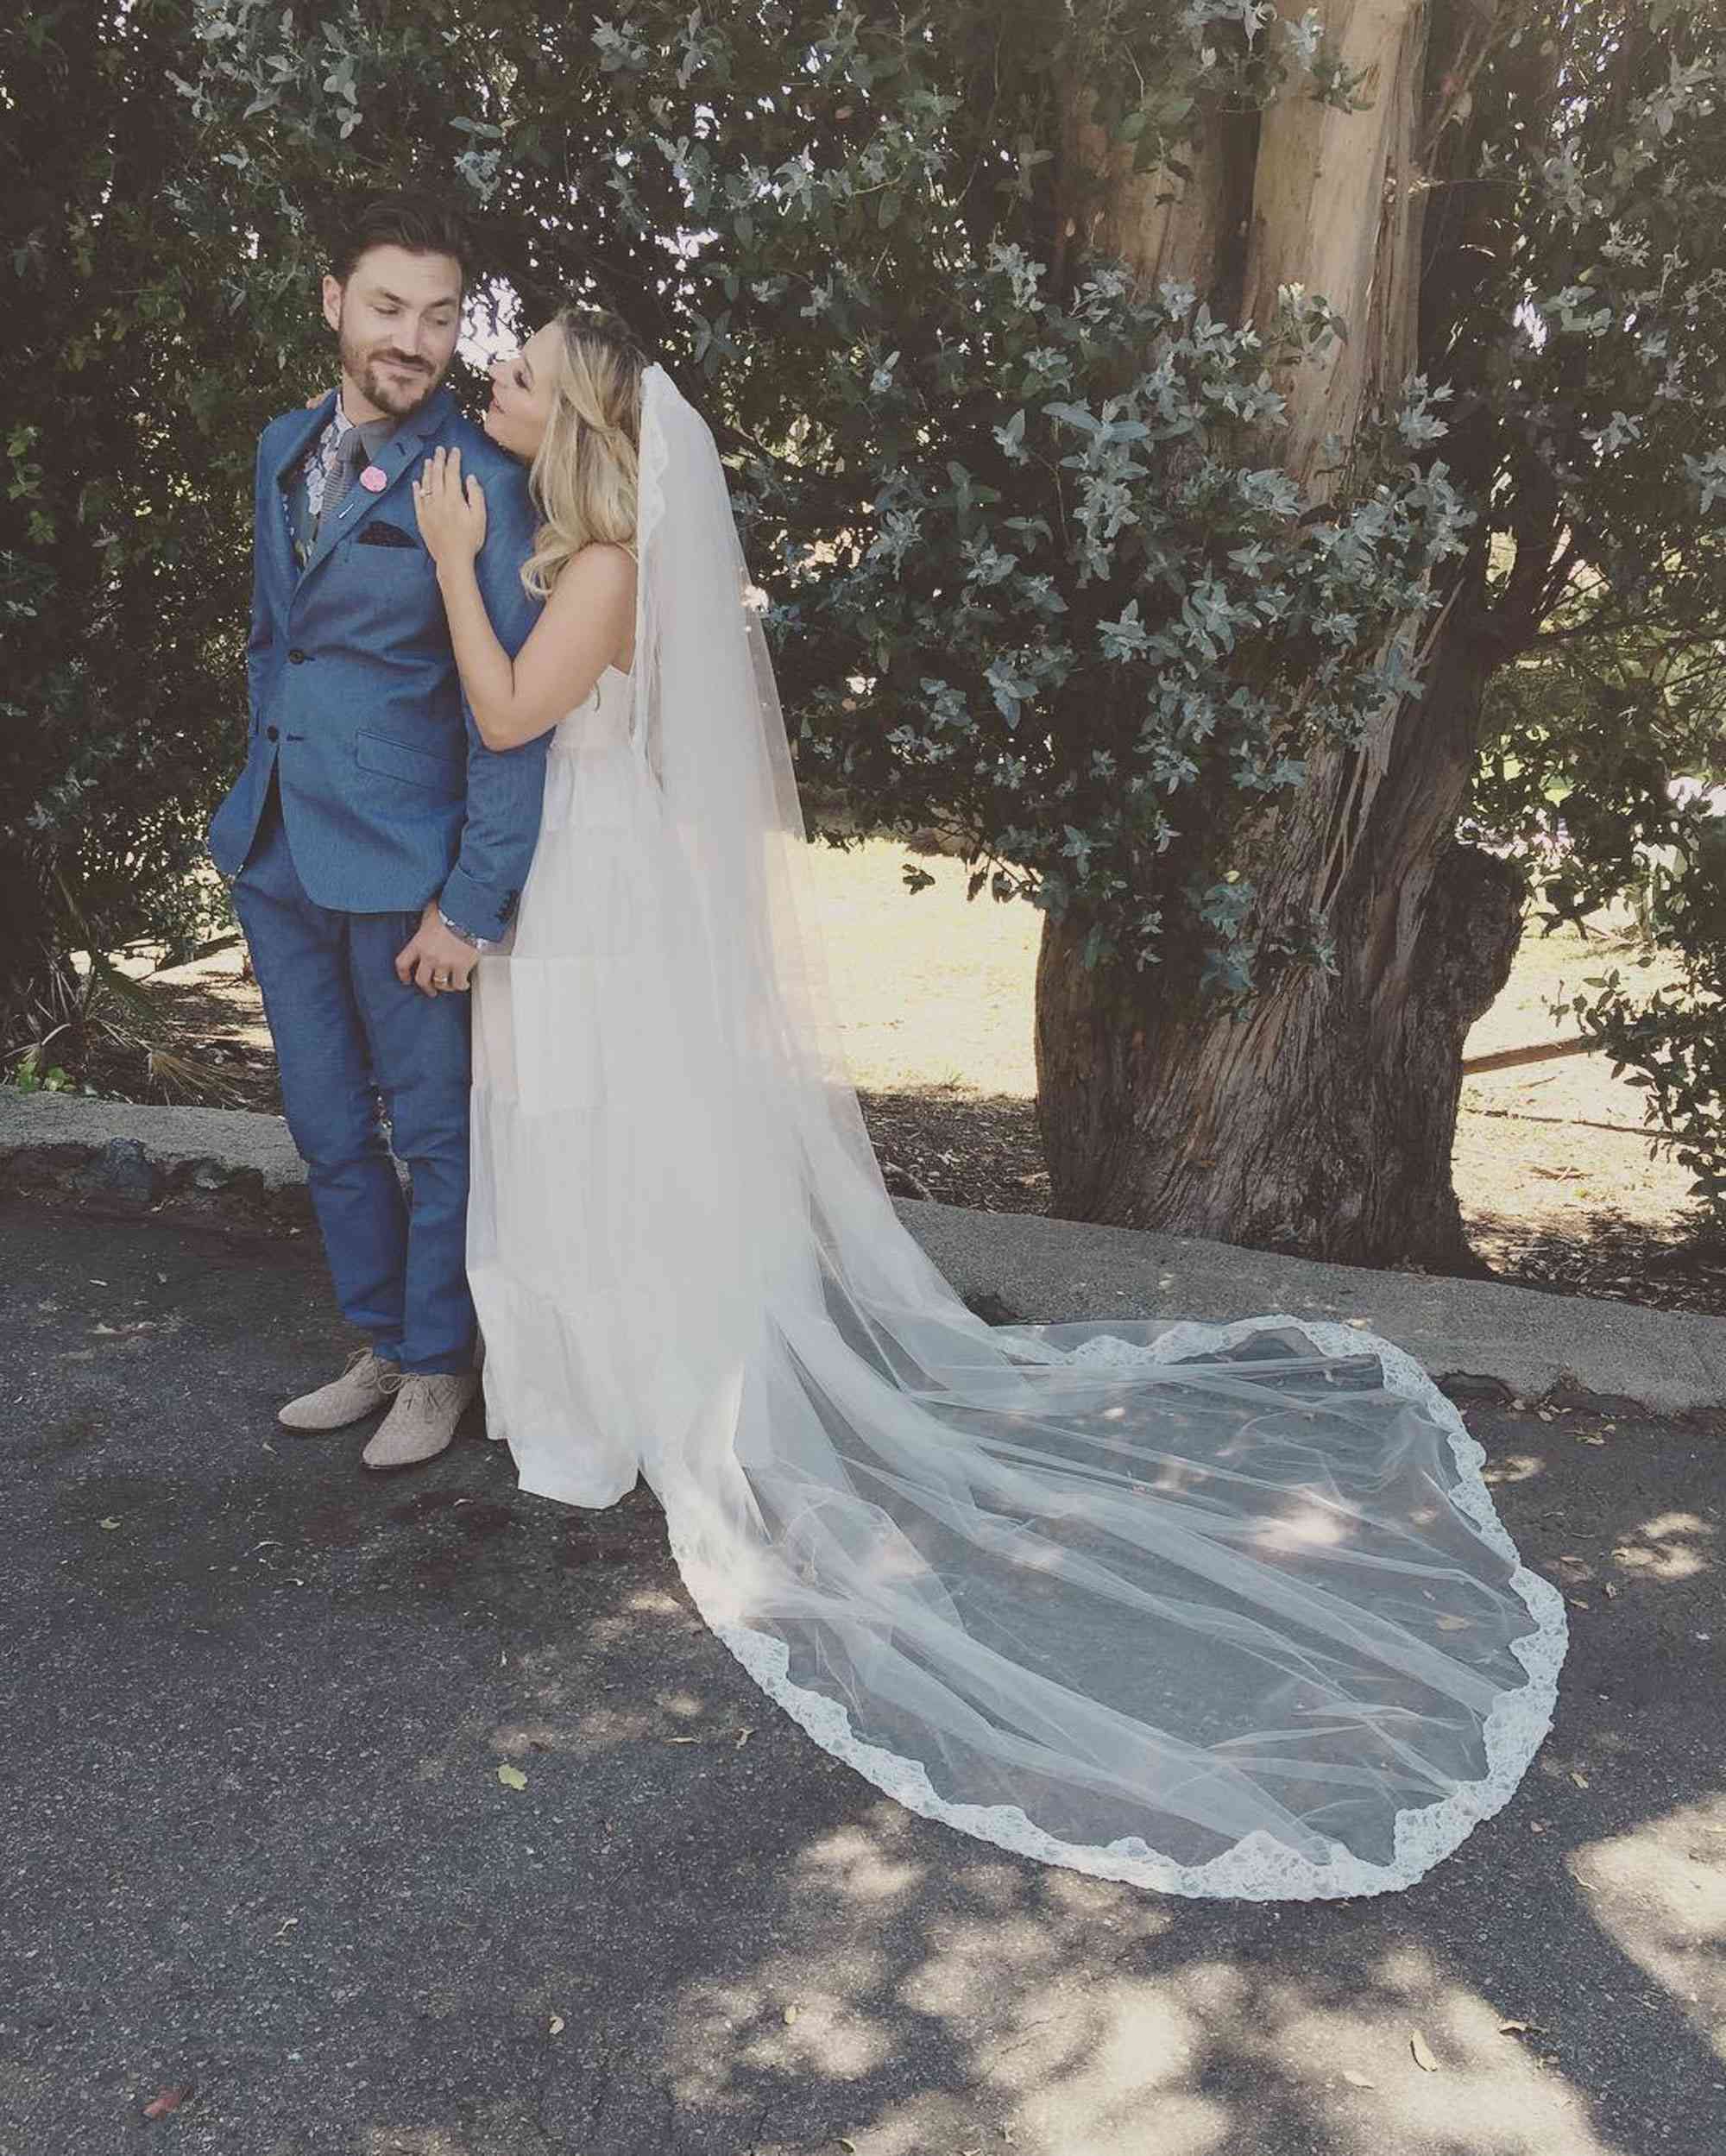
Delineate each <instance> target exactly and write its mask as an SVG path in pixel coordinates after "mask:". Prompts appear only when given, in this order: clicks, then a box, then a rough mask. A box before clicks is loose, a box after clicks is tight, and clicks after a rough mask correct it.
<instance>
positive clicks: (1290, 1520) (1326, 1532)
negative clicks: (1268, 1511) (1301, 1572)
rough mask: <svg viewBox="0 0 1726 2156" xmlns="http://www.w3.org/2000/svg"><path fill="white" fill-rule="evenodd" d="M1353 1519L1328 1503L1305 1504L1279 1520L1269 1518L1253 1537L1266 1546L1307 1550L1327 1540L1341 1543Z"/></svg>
mask: <svg viewBox="0 0 1726 2156" xmlns="http://www.w3.org/2000/svg"><path fill="white" fill-rule="evenodd" d="M1351 1526H1352V1522H1351V1521H1350V1520H1349V1519H1348V1518H1347V1517H1346V1516H1345V1515H1344V1514H1342V1513H1340V1512H1339V1511H1337V1510H1335V1509H1334V1508H1333V1507H1332V1506H1328V1505H1317V1504H1303V1505H1301V1506H1299V1507H1298V1508H1297V1509H1296V1510H1295V1511H1293V1512H1285V1513H1284V1514H1283V1515H1282V1517H1281V1518H1280V1519H1276V1520H1267V1521H1266V1522H1264V1524H1263V1527H1261V1528H1259V1529H1257V1531H1256V1532H1255V1534H1254V1536H1253V1540H1254V1541H1256V1542H1257V1543H1258V1544H1259V1545H1260V1546H1261V1547H1262V1548H1266V1549H1282V1550H1289V1549H1308V1548H1313V1547H1314V1546H1315V1545H1318V1544H1323V1543H1326V1542H1340V1541H1343V1540H1344V1539H1345V1537H1346V1536H1347V1535H1348V1534H1349V1533H1350V1532H1351Z"/></svg>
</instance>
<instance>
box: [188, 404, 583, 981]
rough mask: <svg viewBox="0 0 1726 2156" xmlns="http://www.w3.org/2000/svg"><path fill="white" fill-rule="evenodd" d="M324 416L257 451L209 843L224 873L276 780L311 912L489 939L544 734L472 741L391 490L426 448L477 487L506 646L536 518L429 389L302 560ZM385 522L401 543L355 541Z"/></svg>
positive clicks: (518, 630) (274, 432)
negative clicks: (295, 528)
mask: <svg viewBox="0 0 1726 2156" xmlns="http://www.w3.org/2000/svg"><path fill="white" fill-rule="evenodd" d="M334 408H335V393H334V392H333V391H332V392H331V394H330V396H328V397H326V398H325V399H324V402H323V403H322V404H321V405H319V406H318V408H317V410H316V411H313V412H306V411H299V412H290V413H285V414H284V415H283V416H282V417H281V418H280V419H273V420H272V421H271V422H270V424H269V425H268V426H267V427H266V428H265V429H264V431H263V434H262V436H261V439H260V441H259V443H258V465H257V491H256V500H255V507H254V512H253V515H254V522H253V534H252V550H253V585H252V628H251V636H250V640H249V642H248V644H247V646H246V673H247V679H248V684H249V691H250V695H249V702H250V707H251V730H250V737H249V753H248V755H247V759H246V766H245V769H244V770H243V772H241V773H240V776H239V778H238V779H236V782H235V784H234V787H233V790H232V791H231V792H230V794H229V796H228V797H227V799H226V800H225V801H224V803H223V804H222V805H221V807H220V808H219V809H218V810H217V811H216V816H215V819H214V821H213V822H212V823H211V827H210V851H211V856H212V858H213V859H214V861H215V862H216V866H217V867H218V868H219V869H220V870H221V871H222V873H224V875H227V876H235V875H237V874H238V873H239V872H240V870H241V869H242V868H243V867H244V865H245V860H246V855H247V854H248V853H249V851H250V848H251V844H252V839H253V835H254V834H255V832H256V830H257V827H258V819H259V817H260V816H261V815H262V813H263V808H264V803H265V800H266V798H267V797H268V791H269V781H270V774H271V772H272V771H274V772H275V773H276V774H277V778H278V781H279V784H280V789H281V797H282V814H283V818H284V821H285V822H286V823H287V834H288V842H289V844H290V846H291V847H292V848H293V862H294V867H296V869H297V870H298V871H299V879H300V881H301V883H303V884H304V885H305V886H306V892H307V895H308V896H309V897H311V898H312V899H314V900H315V901H316V902H317V904H318V905H324V906H329V907H331V908H332V909H334V910H335V911H340V912H350V913H389V912H408V911H417V910H418V909H419V907H421V906H423V905H425V901H426V900H427V899H428V898H434V897H435V898H438V900H439V903H440V904H441V905H442V906H443V909H444V911H445V912H446V913H447V914H448V915H449V917H450V919H451V920H452V921H456V922H458V923H459V924H461V926H462V927H463V928H465V929H468V930H471V931H472V932H473V933H474V934H475V935H476V936H486V937H488V938H491V937H496V936H501V935H502V934H503V932H504V929H505V926H506V924H507V923H508V921H509V918H510V917H511V915H512V914H513V912H514V910H515V902H516V898H517V896H518V894H519V893H520V889H521V886H522V885H523V884H524V883H525V882H526V879H527V867H528V863H529V862H530V861H531V860H532V854H533V846H534V842H535V840H536V838H537V837H538V835H539V806H540V796H541V793H542V791H543V790H544V785H545V750H546V747H547V745H548V742H549V740H550V736H549V735H547V734H542V735H541V736H540V737H539V740H538V741H528V742H526V743H525V744H524V745H523V746H522V747H520V748H513V749H508V750H506V751H505V752H503V753H501V754H499V753H494V751H493V750H491V749H488V748H487V747H485V745H484V743H483V742H482V741H481V740H480V737H479V730H478V728H476V726H475V724H474V721H473V714H472V712H471V711H469V709H468V705H467V700H466V698H465V697H463V694H462V685H461V680H460V677H459V676H458V674H457V671H456V661H455V655H454V653H453V652H452V651H451V649H450V632H449V627H448V624H447V623H446V621H445V620H444V603H443V600H442V598H441V597H440V596H439V594H438V575H437V571H436V568H435V566H434V565H433V563H432V560H431V555H430V554H429V553H428V552H427V551H426V549H425V545H424V544H423V542H422V541H421V539H420V537H419V528H418V526H417V525H416V523H415V520H414V515H413V494H412V491H411V489H410V488H409V485H408V480H409V478H410V476H411V475H412V474H413V472H414V471H416V470H418V469H419V464H420V463H421V462H422V460H423V459H424V458H425V457H426V456H427V455H428V454H429V453H430V452H431V451H432V450H433V449H435V448H437V447H438V446H439V445H440V444H442V445H443V446H444V447H447V448H452V449H459V450H460V451H461V452H462V469H463V472H464V473H471V474H472V475H473V476H475V477H476V478H477V479H478V480H479V481H480V482H481V484H482V486H483V487H484V489H485V497H486V512H487V516H486V541H485V545H484V546H483V547H482V549H481V552H480V556H479V559H478V562H477V564H476V568H477V571H478V575H479V585H480V590H481V592H482V595H483V596H484V599H485V602H486V611H487V612H488V614H489V615H490V616H491V620H492V626H493V627H494V628H495V630H496V631H497V635H498V640H499V641H500V642H501V644H502V645H503V646H504V648H505V649H506V650H507V652H510V654H511V655H512V656H513V654H514V653H515V652H518V651H519V650H520V647H521V646H522V645H523V643H525V642H526V638H527V633H528V631H529V630H530V629H531V628H532V626H533V622H534V620H535V618H536V616H537V615H538V613H539V608H537V606H536V605H535V604H534V602H532V600H531V599H530V598H529V597H528V596H527V595H526V592H524V591H523V589H522V588H521V578H520V573H519V572H520V567H521V564H522V563H523V562H524V561H525V560H526V558H527V556H528V554H529V553H530V552H532V539H533V532H534V526H535V518H534V514H533V510H532V503H531V501H530V500H529V498H528V493H527V482H526V474H525V472H524V471H523V470H522V468H521V466H520V464H518V463H516V462H515V460H514V459H513V457H507V456H506V455H505V454H504V452H503V451H501V449H499V448H498V447H497V446H496V444H494V442H492V441H491V440H490V439H489V438H488V437H487V436H486V435H484V434H482V433H481V432H480V431H479V429H478V428H477V427H476V426H472V425H471V424H470V423H469V421H468V420H467V419H463V417H462V415H461V413H459V412H458V411H457V408H456V403H455V400H454V399H453V398H452V397H451V396H450V394H449V393H448V391H447V390H441V389H440V390H438V391H435V392H434V393H433V394H432V395H431V397H430V398H428V399H427V400H426V402H425V405H424V406H422V407H421V408H420V410H419V412H417V413H415V414H414V415H413V418H412V419H407V420H406V421H404V423H403V424H402V426H401V427H400V429H399V430H398V432H396V434H395V436H394V438H393V439H392V440H391V442H390V443H389V444H388V446H387V448H386V449H385V451H384V452H383V457H382V469H383V470H384V472H385V475H386V479H387V483H386V485H385V486H384V488H383V489H381V491H380V492H378V493H376V494H373V493H370V492H369V491H367V490H366V489H363V488H362V487H361V486H360V485H359V484H358V483H357V482H356V483H355V484H354V485H353V486H352V487H351V488H350V490H349V493H348V495H347V497H346V499H345V500H344V501H343V505H342V508H341V511H340V513H339V514H338V515H337V517H336V519H335V520H334V522H333V524H331V525H329V526H326V527H325V529H324V532H323V533H322V534H321V536H320V537H319V539H318V545H317V546H316V547H315V549H314V550H313V552H312V558H311V559H310V560H309V561H308V562H307V564H306V567H305V569H304V570H303V571H301V570H300V569H299V566H298V564H296V562H295V560H294V558H293V539H292V535H291V533H290V529H289V515H288V501H287V495H286V493H285V491H284V487H285V485H287V484H291V483H292V482H293V477H294V476H295V474H296V472H297V471H298V469H299V465H300V463H302V462H303V461H304V459H305V457H306V452H307V451H308V450H309V449H310V447H311V445H312V443H313V442H314V441H315V440H316V439H317V438H318V435H319V434H320V433H321V432H323V430H324V426H326V425H327V423H328V421H329V419H330V416H331V412H332V411H333V410H334ZM380 523H381V524H387V525H391V526H394V527H395V533H396V535H397V536H398V537H399V538H402V539H406V541H407V542H409V543H408V544H404V545H378V544H376V543H375V542H369V541H367V540H365V539H362V537H361V536H360V535H361V534H362V533H364V532H365V530H366V529H367V527H368V526H372V525H376V524H380Z"/></svg>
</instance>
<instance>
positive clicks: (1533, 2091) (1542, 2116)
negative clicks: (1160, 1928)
mask: <svg viewBox="0 0 1726 2156" xmlns="http://www.w3.org/2000/svg"><path fill="white" fill-rule="evenodd" d="M1362 1994H1363V1995H1362V1997H1361V1999H1360V2000H1359V2002H1357V2003H1355V2004H1352V2005H1351V2006H1349V2007H1348V2008H1337V2007H1326V2008H1316V2007H1314V2006H1313V2004H1312V2003H1311V2002H1310V2000H1309V1999H1308V1997H1307V1993H1306V1991H1305V1989H1304V1988H1302V1987H1301V1986H1298V1985H1294V1984H1286V1985H1283V1986H1282V1987H1280V1988H1278V1989H1277V1990H1276V1991H1275V1992H1273V1993H1271V1994H1269V1995H1264V1996H1261V1997H1260V1998H1259V2000H1258V2002H1257V2008H1258V2013H1259V2015H1260V2016H1261V2017H1262V2021H1263V2027H1264V2032H1265V2033H1264V2037H1263V2063H1264V2064H1265V2065H1267V2066H1269V2067H1271V2068H1273V2069H1274V2070H1275V2071H1277V2072H1279V2073H1280V2074H1282V2075H1283V2076H1286V2077H1288V2079H1289V2080H1290V2081H1291V2082H1293V2083H1294V2084H1297V2085H1298V2086H1299V2087H1300V2088H1301V2090H1302V2092H1303V2094H1304V2095H1305V2096H1307V2100H1308V2105H1309V2108H1311V2109H1313V2110H1315V2111H1317V2112H1318V2113H1319V2114H1320V2115H1323V2116H1325V2117H1326V2119H1327V2121H1328V2123H1329V2131H1328V2134H1327V2135H1326V2139H1325V2140H1324V2142H1323V2143H1322V2146H1323V2147H1324V2148H1325V2150H1326V2156H1342V2152H1344V2151H1349V2152H1351V2153H1357V2156H1388V2153H1389V2152H1391V2151H1395V2150H1398V2149H1402V2148H1404V2147H1420V2148H1425V2147H1442V2148H1445V2149H1448V2150H1456V2151H1458V2152H1460V2151H1464V2150H1466V2151H1467V2152H1468V2156H1556V2153H1557V2152H1558V2151H1560V2150H1561V2151H1562V2152H1563V2156H1625V2152H1623V2151H1622V2150H1621V2149H1620V2148H1619V2147H1618V2145H1617V2144H1616V2143H1614V2142H1609V2141H1603V2140H1600V2139H1599V2138H1598V2137H1597V2134H1595V2132H1594V2131H1593V2128H1592V2127H1591V2122H1590V2119H1589V2112H1588V2105H1587V2102H1586V2100H1585V2098H1584V2096H1582V2095H1581V2093H1580V2092H1578V2090H1575V2089H1573V2088H1572V2087H1571V2086H1570V2085H1569V2084H1568V2083H1567V2082H1565V2080H1564V2079H1563V2078H1562V2077H1560V2076H1559V2075H1556V2074H1553V2072H1551V2071H1549V2070H1548V2069H1547V2068H1546V2066H1544V2065H1542V2063H1541V2061H1540V2058H1539V2057H1538V2056H1536V2055H1531V2053H1530V2052H1528V2050H1525V2049H1524V2047H1523V2046H1524V2039H1525V2038H1528V2037H1533V2036H1534V2035H1536V2034H1537V2033H1536V2032H1534V2031H1533V2030H1529V2031H1526V2032H1524V2031H1519V2030H1506V2029H1503V2028H1502V2027H1501V2024H1502V2022H1503V2021H1504V2020H1508V2019H1513V2018H1515V2017H1514V2016H1509V2015H1506V2014H1502V2013H1501V2012H1500V2011H1499V2009H1498V2008H1496V2007H1494V2006H1493V2005H1492V2004H1490V2002H1489V2001H1487V2000H1486V1999H1484V1998H1483V1997H1482V1996H1481V1995H1480V1994H1479V1993H1478V1992H1477V1991H1475V1990H1473V1989H1471V1988H1470V1987H1468V1986H1466V1985H1462V1984H1458V1983H1455V1982H1454V1981H1448V1982H1447V1981H1446V1979H1445V1978H1444V1976H1443V1975H1442V1974H1441V1972H1439V1970H1437V1969H1435V1968H1434V1967H1433V1964H1431V1962H1430V1961H1429V1959H1428V1957H1427V1954H1426V1953H1425V1952H1424V1951H1423V1950H1421V1949H1420V1948H1417V1947H1414V1946H1404V1947H1399V1948H1397V1949H1395V1951H1393V1952H1392V1953H1391V1954H1390V1955H1389V1957H1386V1958H1385V1959H1383V1961H1382V1962H1381V1963H1380V1964H1379V1965H1378V1967H1377V1968H1376V1969H1375V1970H1374V1972H1373V1982H1372V1984H1371V1985H1370V1987H1369V1986H1365V1985H1364V1986H1363V1987H1362ZM1243 2034H1244V2038H1245V2040H1246V2041H1247V2042H1248V2043H1250V2041H1251V2038H1250V2033H1249V2032H1243ZM1417 2038H1418V2039H1419V2042H1420V2044H1421V2045H1422V2046H1425V2047H1426V2050H1427V2055H1428V2056H1429V2057H1430V2058H1431V2059H1432V2060H1433V2065H1432V2067H1431V2068H1427V2067H1426V2066H1423V2065H1421V2064H1420V2059H1419V2058H1418V2057H1417V2056H1416V2049H1415V2045H1416V2039H1417Z"/></svg>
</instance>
